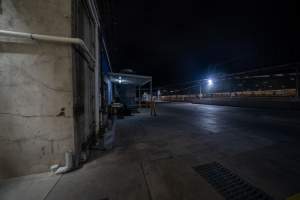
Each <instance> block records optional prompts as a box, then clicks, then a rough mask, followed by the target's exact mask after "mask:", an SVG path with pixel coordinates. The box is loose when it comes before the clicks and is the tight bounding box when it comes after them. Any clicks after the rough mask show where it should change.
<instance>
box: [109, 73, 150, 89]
mask: <svg viewBox="0 0 300 200" xmlns="http://www.w3.org/2000/svg"><path fill="white" fill-rule="evenodd" d="M108 75H109V79H110V80H111V82H113V83H117V84H131V85H137V86H143V85H145V84H147V83H149V82H151V81H152V77H151V76H141V75H136V74H124V73H109V74H108Z"/></svg>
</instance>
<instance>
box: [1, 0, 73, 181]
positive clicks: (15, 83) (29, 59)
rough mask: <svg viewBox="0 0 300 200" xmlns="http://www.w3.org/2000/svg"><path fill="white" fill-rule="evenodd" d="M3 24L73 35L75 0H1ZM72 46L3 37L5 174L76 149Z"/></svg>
mask: <svg viewBox="0 0 300 200" xmlns="http://www.w3.org/2000/svg"><path fill="white" fill-rule="evenodd" d="M0 3H1V6H0V7H1V10H0V29H3V30H12V31H23V32H31V33H39V34H49V35H57V36H66V37H68V36H71V0H47V1H45V0H1V1H0ZM71 56H72V49H71V46H69V45H62V44H53V43H45V42H34V41H28V40H23V39H12V38H6V37H1V36H0V178H6V177H12V176H20V175H25V174H30V173H36V172H42V171H47V170H48V169H49V166H50V165H52V164H55V163H61V164H64V152H66V151H68V150H72V151H73V150H74V141H73V140H74V139H73V138H74V137H73V132H74V130H73V111H72V110H73V102H72V95H73V94H72V60H71Z"/></svg>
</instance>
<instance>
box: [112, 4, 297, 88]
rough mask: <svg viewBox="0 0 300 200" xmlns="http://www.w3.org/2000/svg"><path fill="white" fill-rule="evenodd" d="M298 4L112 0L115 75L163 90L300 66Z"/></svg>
mask: <svg viewBox="0 0 300 200" xmlns="http://www.w3.org/2000/svg"><path fill="white" fill-rule="evenodd" d="M295 2H296V1H294V2H292V1H286V0H285V1H278V3H277V1H265V0H260V1H253V0H252V1H244V0H243V1H241V0H240V1H234V2H233V1H227V0H226V1H225V0H220V1H213V0H210V1H190V0H184V1H176V0H160V1H151V0H147V1H146V0H145V1H143V0H113V15H114V19H115V25H114V39H113V49H114V50H113V54H112V55H111V56H112V60H113V69H114V71H119V70H120V69H123V68H131V69H134V70H136V71H137V73H139V74H145V75H152V76H153V78H154V82H155V85H164V84H169V83H175V82H184V81H189V80H195V79H199V78H201V77H205V76H207V75H209V74H211V73H222V72H239V71H243V70H245V69H249V68H257V67H260V66H263V65H274V64H282V63H289V62H294V61H300V58H299V52H300V51H299V48H300V31H299V28H298V27H299V26H300V25H299V17H298V14H297V8H298V7H297V6H296V3H295Z"/></svg>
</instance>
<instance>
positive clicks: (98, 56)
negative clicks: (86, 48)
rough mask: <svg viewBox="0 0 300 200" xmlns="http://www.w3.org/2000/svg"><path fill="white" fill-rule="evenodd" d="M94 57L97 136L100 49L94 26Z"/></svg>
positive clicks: (97, 132)
mask: <svg viewBox="0 0 300 200" xmlns="http://www.w3.org/2000/svg"><path fill="white" fill-rule="evenodd" d="M95 43H96V44H95V54H96V55H95V57H96V65H95V122H96V126H95V129H96V130H95V131H96V135H97V134H99V112H100V105H99V104H100V99H101V97H100V92H99V86H100V84H99V77H100V52H99V50H100V48H99V29H98V25H97V24H95Z"/></svg>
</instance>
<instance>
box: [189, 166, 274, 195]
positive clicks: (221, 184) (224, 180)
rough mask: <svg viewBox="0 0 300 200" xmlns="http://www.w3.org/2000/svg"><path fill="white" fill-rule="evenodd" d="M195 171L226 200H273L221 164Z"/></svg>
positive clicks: (200, 167) (198, 167)
mask: <svg viewBox="0 0 300 200" xmlns="http://www.w3.org/2000/svg"><path fill="white" fill-rule="evenodd" d="M194 169H195V170H196V171H197V172H198V173H199V174H200V175H201V176H202V177H203V178H205V179H206V181H207V182H208V183H209V184H211V185H212V186H213V187H214V188H215V189H216V190H217V191H218V192H219V193H220V194H222V195H223V196H224V197H225V199H226V200H272V199H273V198H271V197H270V196H269V195H267V194H266V193H265V192H263V191H262V190H260V189H258V188H256V187H254V186H252V185H250V184H249V183H247V182H246V181H244V180H243V179H241V178H240V177H239V176H237V175H235V174H233V173H232V172H231V171H230V170H229V169H226V168H225V167H223V166H222V165H221V164H220V163H217V162H213V163H208V164H205V165H199V166H197V167H194Z"/></svg>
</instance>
